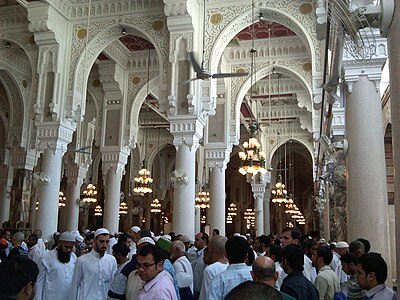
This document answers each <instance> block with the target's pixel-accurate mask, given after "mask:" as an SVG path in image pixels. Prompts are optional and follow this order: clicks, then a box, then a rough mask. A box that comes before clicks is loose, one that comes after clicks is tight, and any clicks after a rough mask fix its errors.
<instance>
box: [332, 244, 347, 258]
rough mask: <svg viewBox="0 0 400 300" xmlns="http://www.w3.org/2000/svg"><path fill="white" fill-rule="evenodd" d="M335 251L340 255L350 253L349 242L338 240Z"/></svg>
mask: <svg viewBox="0 0 400 300" xmlns="http://www.w3.org/2000/svg"><path fill="white" fill-rule="evenodd" d="M335 252H336V253H337V254H339V255H340V256H342V255H345V254H346V253H349V244H347V243H346V242H344V241H341V242H338V243H337V244H336V247H335Z"/></svg>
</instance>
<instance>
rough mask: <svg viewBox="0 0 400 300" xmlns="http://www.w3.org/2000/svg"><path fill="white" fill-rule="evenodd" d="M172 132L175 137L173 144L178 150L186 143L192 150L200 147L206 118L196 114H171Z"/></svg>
mask: <svg viewBox="0 0 400 300" xmlns="http://www.w3.org/2000/svg"><path fill="white" fill-rule="evenodd" d="M169 120H170V132H171V134H172V136H173V137H174V140H173V144H174V146H175V148H176V150H177V151H178V149H179V146H181V145H182V144H186V145H187V146H189V148H190V149H191V150H193V147H194V150H196V149H197V148H198V147H199V140H200V139H201V137H202V136H203V128H204V126H205V123H206V120H205V119H203V118H202V117H200V116H194V115H176V116H171V117H170V118H169Z"/></svg>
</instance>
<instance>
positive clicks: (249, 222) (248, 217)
mask: <svg viewBox="0 0 400 300" xmlns="http://www.w3.org/2000/svg"><path fill="white" fill-rule="evenodd" d="M254 215H255V213H254V211H253V210H252V209H251V208H248V209H246V211H245V212H244V219H245V221H246V228H247V229H250V228H254V219H255V217H254Z"/></svg>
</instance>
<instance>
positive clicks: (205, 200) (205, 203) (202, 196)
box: [195, 190, 210, 209]
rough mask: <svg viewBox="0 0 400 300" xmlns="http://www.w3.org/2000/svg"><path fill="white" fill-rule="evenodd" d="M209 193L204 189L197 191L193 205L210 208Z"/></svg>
mask: <svg viewBox="0 0 400 300" xmlns="http://www.w3.org/2000/svg"><path fill="white" fill-rule="evenodd" d="M209 202H210V193H209V192H206V191H204V190H203V191H201V192H199V195H198V197H196V199H195V203H196V204H195V207H198V208H201V209H206V208H210V204H209Z"/></svg>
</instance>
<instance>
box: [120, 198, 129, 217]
mask: <svg viewBox="0 0 400 300" xmlns="http://www.w3.org/2000/svg"><path fill="white" fill-rule="evenodd" d="M118 213H119V214H120V215H126V214H128V206H127V205H126V203H125V201H122V202H121V204H120V205H119V212H118Z"/></svg>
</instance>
